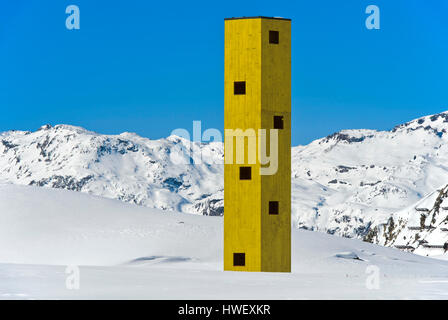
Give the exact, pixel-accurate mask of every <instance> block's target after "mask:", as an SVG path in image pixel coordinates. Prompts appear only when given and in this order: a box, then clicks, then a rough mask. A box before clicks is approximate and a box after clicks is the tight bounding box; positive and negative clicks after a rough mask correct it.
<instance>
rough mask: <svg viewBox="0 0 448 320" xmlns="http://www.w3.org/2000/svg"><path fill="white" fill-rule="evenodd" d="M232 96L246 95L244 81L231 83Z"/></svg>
mask: <svg viewBox="0 0 448 320" xmlns="http://www.w3.org/2000/svg"><path fill="white" fill-rule="evenodd" d="M233 94H235V95H238V94H246V81H235V82H234V83H233Z"/></svg>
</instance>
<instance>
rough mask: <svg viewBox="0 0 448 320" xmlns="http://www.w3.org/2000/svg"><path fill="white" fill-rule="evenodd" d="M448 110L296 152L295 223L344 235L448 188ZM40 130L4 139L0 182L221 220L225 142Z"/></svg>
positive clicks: (340, 135)
mask: <svg viewBox="0 0 448 320" xmlns="http://www.w3.org/2000/svg"><path fill="white" fill-rule="evenodd" d="M447 130H448V112H444V113H440V114H436V115H431V116H426V117H423V118H419V119H416V120H413V121H410V122H407V123H404V124H401V125H398V126H396V127H395V128H393V129H392V130H390V131H375V130H364V129H361V130H343V131H340V132H337V133H335V134H332V135H330V136H327V137H325V138H322V139H318V140H315V141H313V142H312V143H310V144H308V145H306V146H298V147H294V148H292V187H293V188H292V201H293V206H292V211H293V212H292V214H293V221H294V224H295V226H296V227H299V228H306V229H310V230H319V231H324V232H328V233H334V234H338V235H342V236H348V237H359V238H365V237H368V239H372V238H371V233H370V232H369V231H371V230H374V228H375V227H376V226H378V225H382V224H385V223H387V222H388V220H389V218H390V217H391V215H392V214H393V213H394V212H397V211H400V210H402V209H403V208H406V207H408V206H409V205H411V204H413V203H416V202H417V201H419V200H421V199H422V198H423V197H424V196H425V195H427V194H429V193H431V192H433V191H434V190H436V189H437V188H439V187H440V185H443V184H446V183H448V153H447V151H448V146H447V143H446V142H447V141H448V135H447ZM189 146H190V144H189V142H188V141H186V140H184V139H181V138H179V137H176V136H170V137H168V138H166V139H160V140H150V139H146V138H142V137H140V136H138V135H136V134H133V133H123V134H120V135H100V134H97V133H94V132H91V131H87V130H85V129H82V128H79V127H73V126H68V125H57V126H54V127H51V126H48V125H47V126H43V127H41V128H40V129H39V130H37V131H35V132H24V131H8V132H3V133H1V134H0V182H7V183H14V184H23V185H36V186H46V187H53V188H62V189H67V190H76V191H81V192H85V193H90V194H93V195H99V196H103V197H108V198H114V199H119V200H122V201H125V202H131V203H135V204H139V205H143V206H148V207H153V208H159V209H163V210H178V211H183V212H189V213H196V214H202V215H221V214H223V166H222V156H223V146H222V144H221V143H209V144H200V143H196V142H195V143H194V144H193V147H194V148H196V149H197V150H201V152H200V153H201V154H202V162H201V163H199V164H198V163H196V164H178V163H179V161H173V159H174V160H179V159H180V160H182V161H183V162H186V163H190V162H192V161H191V155H190V154H189V153H188V152H187V150H188V148H189Z"/></svg>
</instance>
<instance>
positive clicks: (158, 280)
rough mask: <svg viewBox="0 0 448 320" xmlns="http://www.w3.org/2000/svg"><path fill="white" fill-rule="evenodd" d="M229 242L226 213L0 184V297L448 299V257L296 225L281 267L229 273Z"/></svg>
mask: <svg viewBox="0 0 448 320" xmlns="http://www.w3.org/2000/svg"><path fill="white" fill-rule="evenodd" d="M222 241H223V235H222V217H204V216H198V215H191V214H182V213H174V212H161V211H160V210H156V209H150V208H145V207H142V206H136V205H131V204H126V203H123V202H120V201H117V200H110V199H104V198H100V197H96V196H91V195H87V194H83V193H79V192H73V191H66V190H55V189H49V188H38V187H32V186H31V187H30V186H15V185H11V184H9V185H0V299H43V298H44V299H67V298H69V299H92V298H93V299H143V298H145V299H310V298H312V299H378V298H383V299H405V298H433V299H445V298H446V292H447V290H448V278H447V274H448V262H446V261H440V260H435V259H430V258H426V257H420V256H417V255H413V254H410V253H406V252H401V251H399V250H396V249H393V248H385V247H381V246H378V245H374V244H371V243H366V242H363V241H360V240H356V239H345V238H341V237H336V236H332V235H328V234H323V233H320V232H309V231H305V230H293V232H292V273H284V274H281V273H245V272H244V273H243V272H222ZM66 265H71V266H73V265H75V266H78V267H79V275H80V289H79V290H67V288H66V281H67V277H68V276H69V275H70V274H67V273H66ZM71 270H73V267H72V269H71ZM375 272H376V274H377V276H378V278H376V279H377V280H374V281H373V282H372V280H369V279H372V276H373V274H374V273H375ZM375 283H376V284H377V286H374V287H372V284H374V285H375Z"/></svg>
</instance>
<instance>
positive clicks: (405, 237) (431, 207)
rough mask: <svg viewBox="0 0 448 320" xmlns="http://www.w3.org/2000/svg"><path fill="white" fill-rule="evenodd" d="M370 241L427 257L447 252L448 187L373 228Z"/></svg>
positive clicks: (369, 237) (445, 186)
mask: <svg viewBox="0 0 448 320" xmlns="http://www.w3.org/2000/svg"><path fill="white" fill-rule="evenodd" d="M368 240H369V241H371V242H375V243H378V244H381V245H384V246H393V247H396V248H398V249H402V250H405V251H409V252H414V253H417V254H420V255H425V256H432V257H436V256H442V255H445V254H446V252H447V251H448V185H444V186H442V187H441V188H439V189H437V190H436V191H434V192H432V193H430V194H429V195H427V196H426V197H424V198H423V199H422V200H420V201H418V202H417V203H416V204H413V205H411V206H409V207H408V208H406V209H404V210H401V211H399V212H396V213H394V214H393V215H392V216H391V217H390V218H389V220H388V221H387V223H385V224H382V225H378V226H376V227H375V228H372V229H371V230H370V232H369V234H368Z"/></svg>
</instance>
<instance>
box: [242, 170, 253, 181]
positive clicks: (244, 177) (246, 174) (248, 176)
mask: <svg viewBox="0 0 448 320" xmlns="http://www.w3.org/2000/svg"><path fill="white" fill-rule="evenodd" d="M251 179H252V168H251V167H240V180H251Z"/></svg>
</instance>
